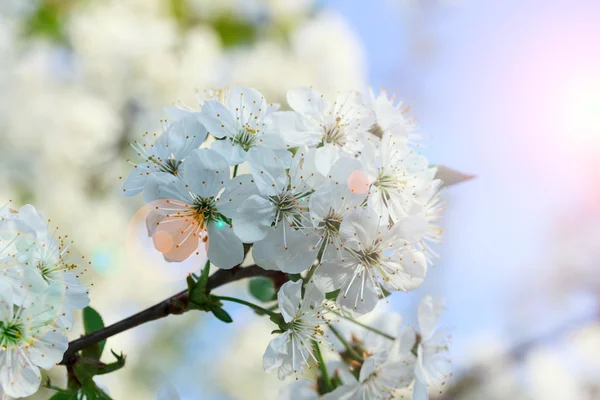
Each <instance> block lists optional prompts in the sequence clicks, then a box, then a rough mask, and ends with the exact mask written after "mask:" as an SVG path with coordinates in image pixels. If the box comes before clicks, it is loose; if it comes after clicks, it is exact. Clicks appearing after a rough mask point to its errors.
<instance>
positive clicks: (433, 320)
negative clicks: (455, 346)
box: [413, 296, 452, 400]
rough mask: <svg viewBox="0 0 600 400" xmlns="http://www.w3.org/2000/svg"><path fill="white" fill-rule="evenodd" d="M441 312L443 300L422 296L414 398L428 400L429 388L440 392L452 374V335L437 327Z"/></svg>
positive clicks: (446, 330) (419, 313)
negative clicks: (450, 353)
mask: <svg viewBox="0 0 600 400" xmlns="http://www.w3.org/2000/svg"><path fill="white" fill-rule="evenodd" d="M443 311H444V306H443V305H442V303H441V302H439V301H435V300H434V299H433V298H432V297H431V296H425V297H424V298H423V300H421V303H420V304H419V312H418V317H419V333H420V339H419V344H418V347H417V362H416V364H415V384H414V389H413V399H415V400H427V399H428V398H429V395H428V388H430V387H433V388H434V389H435V390H437V391H438V392H441V391H442V387H443V386H444V384H445V383H446V380H447V379H448V378H450V377H451V376H452V374H451V373H450V372H449V367H450V363H451V360H450V356H449V346H450V341H451V337H450V335H449V332H448V329H446V328H442V329H440V327H439V319H440V316H441V314H442V312H443Z"/></svg>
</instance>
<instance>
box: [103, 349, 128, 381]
mask: <svg viewBox="0 0 600 400" xmlns="http://www.w3.org/2000/svg"><path fill="white" fill-rule="evenodd" d="M110 352H111V353H112V355H113V356H114V357H115V358H116V359H117V361H115V362H114V363H110V364H106V366H104V367H103V368H100V369H98V372H97V373H96V375H106V374H110V373H111V372H115V371H118V370H120V369H121V368H123V367H124V366H125V359H126V357H125V356H124V355H123V353H121V354H117V353H115V352H114V351H112V350H111V351H110Z"/></svg>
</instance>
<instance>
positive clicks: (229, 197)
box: [217, 174, 259, 218]
mask: <svg viewBox="0 0 600 400" xmlns="http://www.w3.org/2000/svg"><path fill="white" fill-rule="evenodd" d="M258 193H259V192H258V188H257V187H256V185H255V184H254V180H253V179H252V175H250V174H244V175H238V176H236V177H235V178H233V179H232V180H230V181H229V183H227V184H226V185H225V190H224V191H223V193H221V194H220V195H219V199H218V200H217V209H218V210H219V212H220V213H222V214H223V215H225V216H226V217H228V218H234V217H236V216H237V215H238V212H237V211H238V208H239V207H240V206H241V205H242V204H243V202H244V201H245V200H246V199H248V198H249V197H251V196H253V195H255V194H258Z"/></svg>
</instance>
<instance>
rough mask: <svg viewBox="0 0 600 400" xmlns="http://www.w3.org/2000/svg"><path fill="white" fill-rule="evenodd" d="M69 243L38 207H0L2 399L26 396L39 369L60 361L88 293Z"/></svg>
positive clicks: (34, 387)
mask: <svg viewBox="0 0 600 400" xmlns="http://www.w3.org/2000/svg"><path fill="white" fill-rule="evenodd" d="M69 246H70V242H68V240H67V237H66V236H64V237H63V236H58V234H57V232H56V230H54V229H49V222H48V221H47V220H45V219H44V218H43V217H42V216H41V215H40V214H39V213H38V212H37V211H36V209H35V208H34V207H32V206H30V205H26V206H23V207H22V208H21V209H20V210H18V211H16V210H12V209H10V208H8V207H4V208H2V209H0V397H1V398H3V399H4V398H5V397H16V398H19V397H26V396H29V395H31V394H33V393H35V392H36V391H37V390H38V388H39V386H40V381H41V374H40V368H42V369H50V368H51V367H52V366H54V365H55V364H57V363H59V362H60V361H61V360H62V358H63V354H64V353H65V351H66V350H67V347H68V339H67V336H66V334H67V332H68V331H70V330H71V329H72V327H73V311H74V310H77V309H81V308H84V307H86V306H87V304H88V302H89V298H88V290H87V288H86V287H84V286H83V285H82V284H81V283H80V281H79V274H78V273H77V272H76V271H75V269H76V265H75V264H73V263H72V262H71V261H70V250H69Z"/></svg>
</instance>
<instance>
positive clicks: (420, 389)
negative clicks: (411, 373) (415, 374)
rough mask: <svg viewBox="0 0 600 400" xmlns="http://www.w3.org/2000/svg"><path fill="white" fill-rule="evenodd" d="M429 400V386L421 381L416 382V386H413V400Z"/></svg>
mask: <svg viewBox="0 0 600 400" xmlns="http://www.w3.org/2000/svg"><path fill="white" fill-rule="evenodd" d="M428 399H429V393H428V391H427V384H426V383H424V382H422V381H420V380H418V379H417V380H415V383H414V386H413V400H428Z"/></svg>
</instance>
